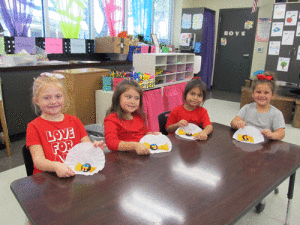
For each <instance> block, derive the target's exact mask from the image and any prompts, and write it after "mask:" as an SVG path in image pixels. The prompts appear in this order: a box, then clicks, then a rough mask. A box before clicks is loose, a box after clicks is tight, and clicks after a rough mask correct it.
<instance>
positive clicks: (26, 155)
mask: <svg viewBox="0 0 300 225" xmlns="http://www.w3.org/2000/svg"><path fill="white" fill-rule="evenodd" d="M22 154H23V159H24V163H25V168H26V173H27V176H31V175H32V174H33V169H34V168H33V161H32V157H31V153H30V151H29V149H28V148H27V147H26V145H24V146H23V148H22Z"/></svg>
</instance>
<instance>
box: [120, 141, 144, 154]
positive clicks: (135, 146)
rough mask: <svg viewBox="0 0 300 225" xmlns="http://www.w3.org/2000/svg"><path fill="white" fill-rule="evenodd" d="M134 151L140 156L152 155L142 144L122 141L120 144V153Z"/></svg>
mask: <svg viewBox="0 0 300 225" xmlns="http://www.w3.org/2000/svg"><path fill="white" fill-rule="evenodd" d="M130 150H134V151H136V153H137V154H138V155H148V154H150V151H149V149H148V148H147V147H146V146H145V145H143V144H142V143H140V142H127V141H121V142H120V143H119V147H118V151H130Z"/></svg>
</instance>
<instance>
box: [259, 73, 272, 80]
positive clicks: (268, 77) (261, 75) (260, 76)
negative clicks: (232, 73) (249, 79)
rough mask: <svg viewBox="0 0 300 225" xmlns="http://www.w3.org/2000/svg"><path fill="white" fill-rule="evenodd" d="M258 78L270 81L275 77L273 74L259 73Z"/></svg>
mask: <svg viewBox="0 0 300 225" xmlns="http://www.w3.org/2000/svg"><path fill="white" fill-rule="evenodd" d="M257 79H259V80H264V79H265V80H268V81H270V80H273V77H272V76H271V75H263V74H258V75H257Z"/></svg>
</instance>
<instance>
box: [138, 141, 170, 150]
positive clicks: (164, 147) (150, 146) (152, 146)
mask: <svg viewBox="0 0 300 225" xmlns="http://www.w3.org/2000/svg"><path fill="white" fill-rule="evenodd" d="M143 144H144V145H145V146H146V147H147V148H148V149H151V150H158V149H160V150H165V151H168V150H169V147H168V145H167V144H164V145H160V146H157V144H149V143H146V142H144V143H143Z"/></svg>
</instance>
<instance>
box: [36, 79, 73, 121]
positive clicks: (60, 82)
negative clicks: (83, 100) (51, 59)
mask: <svg viewBox="0 0 300 225" xmlns="http://www.w3.org/2000/svg"><path fill="white" fill-rule="evenodd" d="M51 85H56V86H57V87H59V88H61V89H62V91H63V94H64V99H65V104H64V107H63V112H65V111H66V110H67V108H68V95H67V91H66V88H65V85H64V83H63V79H58V78H57V77H55V76H39V77H37V78H35V79H34V82H33V86H32V105H33V108H34V112H35V114H36V115H40V114H41V109H40V107H39V106H38V105H37V104H36V103H35V100H36V99H37V98H38V97H39V95H40V93H41V90H42V88H43V87H45V86H51Z"/></svg>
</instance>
